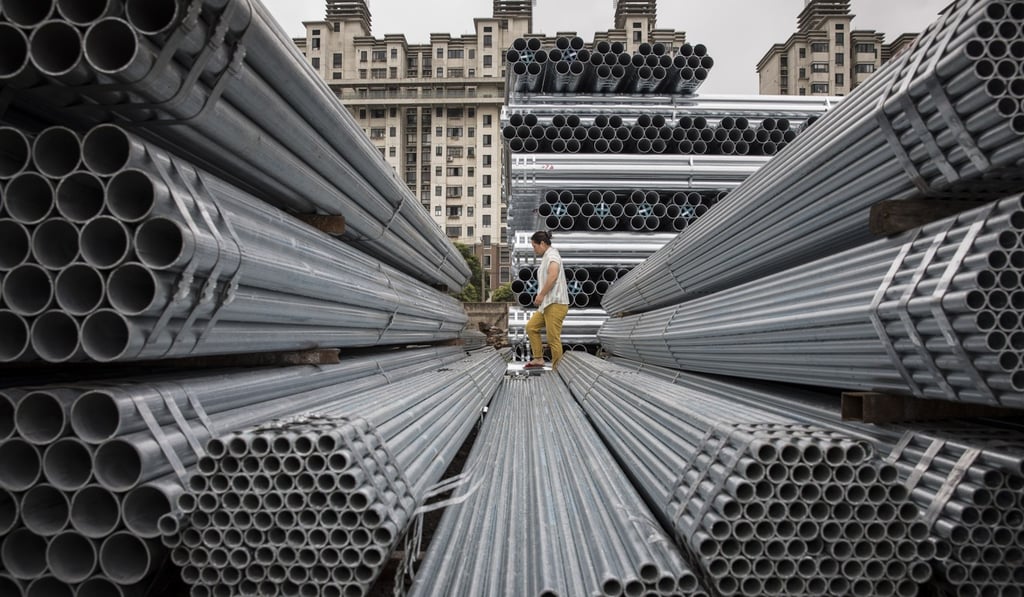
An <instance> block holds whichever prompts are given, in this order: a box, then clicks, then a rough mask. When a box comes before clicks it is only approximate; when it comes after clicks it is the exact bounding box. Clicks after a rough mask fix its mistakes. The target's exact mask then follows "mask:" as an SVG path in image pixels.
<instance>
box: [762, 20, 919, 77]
mask: <svg viewBox="0 0 1024 597" xmlns="http://www.w3.org/2000/svg"><path fill="white" fill-rule="evenodd" d="M854 16H855V15H853V14H851V13H850V0H805V2H804V8H803V10H802V11H801V12H800V15H799V16H798V17H797V31H796V33H794V34H793V35H791V36H789V39H788V40H786V42H785V43H778V44H774V45H773V46H772V47H771V49H770V50H768V52H767V53H766V54H765V55H764V57H762V58H761V60H760V61H759V62H758V63H757V74H758V78H759V89H760V93H761V94H764V95H846V94H848V93H850V91H852V90H853V88H855V87H856V86H857V85H859V84H860V83H862V82H864V81H865V80H866V79H867V78H868V77H870V76H871V74H872V73H874V72H875V70H877V69H878V67H879V66H881V65H882V64H884V63H885V62H887V61H888V60H889V59H890V58H891V57H892V56H895V55H896V54H898V53H899V52H900V51H901V50H902V49H903V48H905V47H907V46H908V45H909V44H910V43H912V42H913V41H914V39H915V38H916V37H917V35H916V34H903V35H901V36H899V37H897V38H896V39H895V40H894V41H893V42H892V43H890V44H886V43H885V34H884V33H879V32H876V31H866V30H855V29H854V28H853V19H854Z"/></svg>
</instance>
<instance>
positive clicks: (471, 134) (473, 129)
mask: <svg viewBox="0 0 1024 597" xmlns="http://www.w3.org/2000/svg"><path fill="white" fill-rule="evenodd" d="M466 136H467V137H475V136H476V127H475V126H470V127H466Z"/></svg>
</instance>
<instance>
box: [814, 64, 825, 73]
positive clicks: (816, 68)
mask: <svg viewBox="0 0 1024 597" xmlns="http://www.w3.org/2000/svg"><path fill="white" fill-rule="evenodd" d="M811 72H812V73H827V72H828V63H827V62H812V63H811Z"/></svg>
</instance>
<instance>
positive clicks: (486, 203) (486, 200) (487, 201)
mask: <svg viewBox="0 0 1024 597" xmlns="http://www.w3.org/2000/svg"><path fill="white" fill-rule="evenodd" d="M480 205H481V207H490V206H491V196H490V195H484V196H483V197H481V198H480Z"/></svg>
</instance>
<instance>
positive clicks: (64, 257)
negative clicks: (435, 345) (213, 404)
mask: <svg viewBox="0 0 1024 597" xmlns="http://www.w3.org/2000/svg"><path fill="white" fill-rule="evenodd" d="M8 136H9V137H13V138H16V139H21V140H23V141H24V142H25V143H27V141H28V139H27V138H25V137H24V136H20V135H17V134H15V133H14V132H13V131H12V130H10V129H8ZM33 154H34V156H35V157H33V158H32V159H30V160H27V161H26V165H25V168H27V167H29V166H31V167H33V168H34V169H35V170H38V171H39V172H36V171H22V172H20V173H18V174H15V175H14V176H12V177H10V178H9V179H8V181H7V184H6V186H5V188H4V205H3V208H4V213H5V214H6V216H7V217H4V218H0V229H3V230H4V231H6V232H8V233H9V235H10V237H9V238H10V239H11V240H10V242H5V243H4V246H3V248H2V249H0V252H2V256H0V270H2V271H4V272H5V276H4V285H3V292H2V296H3V301H4V303H3V305H2V307H3V308H4V310H3V311H2V314H3V315H2V317H0V336H3V337H4V342H3V346H2V347H0V348H2V350H0V361H24V360H29V359H32V358H33V357H38V358H41V359H43V360H46V361H50V362H64V361H74V360H87V359H92V360H96V361H114V360H133V359H144V358H158V357H167V356H183V355H201V354H225V353H232V352H252V351H253V350H254V347H258V349H259V350H262V351H270V350H293V349H304V348H311V347H317V346H325V347H353V346H374V345H381V344H405V343H412V342H431V341H436V340H443V339H451V338H454V337H457V336H458V334H459V332H460V330H462V328H463V327H464V325H465V322H466V321H467V318H466V315H465V312H464V311H463V309H462V307H461V305H460V304H459V302H458V301H457V300H455V299H454V298H452V297H450V296H448V295H446V294H444V293H441V292H439V291H437V290H434V289H433V288H430V287H428V286H427V285H425V284H424V283H423V282H420V281H419V280H417V279H415V278H413V277H411V276H408V275H406V274H404V273H402V272H400V271H398V270H395V269H393V268H391V267H389V266H387V265H385V264H383V263H381V262H380V261H378V260H377V259H374V258H372V257H369V256H367V255H365V254H363V253H361V252H360V251H358V250H356V249H354V248H352V247H351V246H349V245H347V244H344V243H340V242H338V241H337V240H335V239H333V238H331V237H329V236H327V235H326V234H323V233H321V232H319V231H317V230H316V229H314V228H312V227H310V226H309V225H307V224H305V223H303V222H300V221H299V220H296V219H293V218H292V217H291V216H288V215H287V214H284V213H282V212H281V211H279V210H277V209H276V208H274V207H272V206H269V205H267V204H266V203H264V202H262V201H260V200H258V199H257V198H254V197H253V196H251V195H249V194H248V193H245V192H244V191H241V190H239V189H238V188H237V187H235V186H233V185H231V184H228V183H225V182H223V181H221V180H220V179H217V178H215V177H213V176H211V175H209V174H207V173H205V172H203V171H201V170H199V169H197V168H195V167H194V166H191V165H189V164H188V163H186V162H184V161H183V160H181V159H179V158H176V157H174V156H172V155H171V154H169V153H167V152H165V151H162V150H160V149H159V148H157V147H155V146H153V145H151V144H148V143H145V142H143V141H141V140H140V139H139V138H137V137H135V136H134V135H132V134H130V133H128V132H127V131H125V130H124V129H122V128H119V127H116V126H112V125H100V126H98V127H95V128H94V129H92V130H90V131H89V132H88V133H87V134H86V135H85V136H84V139H82V140H80V139H79V137H78V136H77V135H76V134H75V133H74V132H72V131H70V130H69V129H65V128H62V127H53V128H49V129H46V130H44V131H42V132H41V133H40V134H39V135H38V136H37V137H36V138H35V140H34V142H33ZM61 161H63V162H64V163H63V164H59V163H58V162H61ZM23 170H24V168H23ZM40 172H46V173H48V174H47V175H44V174H41V173H40Z"/></svg>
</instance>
